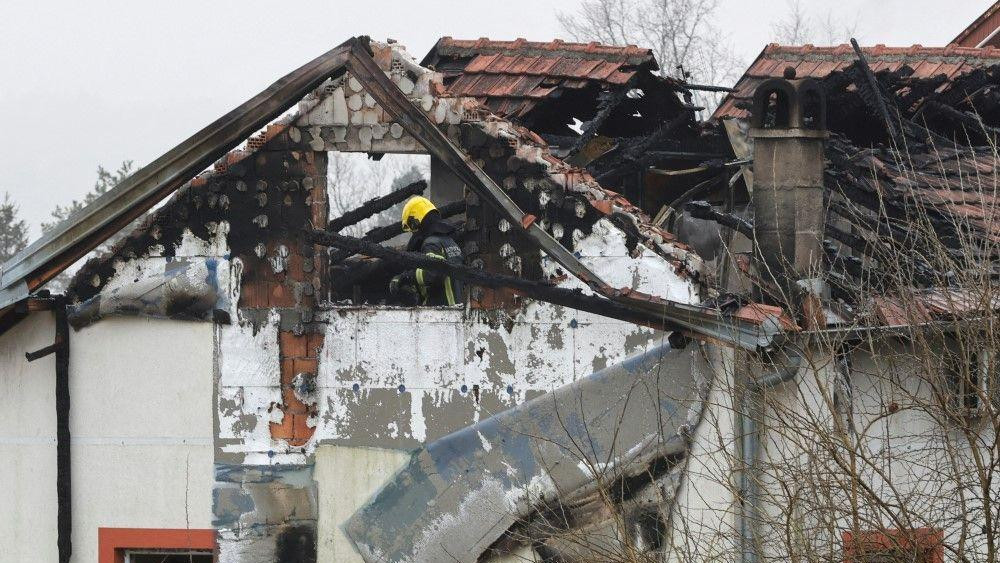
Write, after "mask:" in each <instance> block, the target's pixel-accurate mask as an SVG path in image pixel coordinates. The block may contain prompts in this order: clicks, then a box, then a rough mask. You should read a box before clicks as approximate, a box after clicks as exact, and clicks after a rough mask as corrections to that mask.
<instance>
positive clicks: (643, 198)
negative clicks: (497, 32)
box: [424, 37, 732, 215]
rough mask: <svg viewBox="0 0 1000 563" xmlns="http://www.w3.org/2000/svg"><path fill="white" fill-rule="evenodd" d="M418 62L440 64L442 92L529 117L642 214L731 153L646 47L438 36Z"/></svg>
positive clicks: (551, 142) (557, 151)
mask: <svg viewBox="0 0 1000 563" xmlns="http://www.w3.org/2000/svg"><path fill="white" fill-rule="evenodd" d="M424 63H425V64H427V65H430V66H432V67H434V68H436V69H437V70H438V71H440V72H442V73H443V76H444V84H445V86H446V89H445V92H444V95H447V96H472V97H475V98H476V99H477V100H478V101H480V102H481V103H483V104H485V105H487V106H488V107H490V108H491V110H492V111H494V112H495V113H497V114H498V115H501V116H503V117H506V118H508V119H510V120H512V121H513V122H515V123H517V124H519V125H523V126H525V127H528V128H529V129H531V130H532V131H534V132H536V133H538V134H539V135H540V136H541V137H542V138H543V139H544V140H545V142H546V143H547V144H548V146H549V147H550V149H551V150H552V152H553V154H554V155H556V156H558V157H560V158H563V159H565V160H566V162H568V163H570V164H573V165H575V166H580V167H584V168H586V169H587V171H588V172H590V173H591V175H593V176H594V177H595V178H596V179H597V180H598V181H599V182H600V183H601V184H603V185H605V186H609V187H612V188H614V189H615V190H616V191H618V192H619V193H621V194H623V195H624V196H625V197H626V198H627V199H628V200H629V201H630V202H632V203H633V204H635V205H636V206H638V207H640V208H642V209H643V210H644V211H646V212H647V213H649V214H650V215H653V214H655V213H656V212H657V211H658V210H660V209H661V207H662V206H663V205H664V204H665V203H667V202H669V201H672V200H674V199H675V198H676V197H677V196H678V195H680V194H682V193H684V192H686V191H687V190H689V189H690V188H691V187H692V186H694V185H696V184H698V183H699V182H702V181H704V180H705V179H707V178H709V177H712V176H713V175H714V174H716V173H718V172H719V171H720V165H721V163H723V162H724V161H728V160H731V159H732V152H731V150H730V148H729V145H728V143H726V142H725V140H724V137H721V136H719V135H713V134H710V133H711V132H712V131H713V127H714V126H712V125H705V124H702V123H700V122H699V121H698V120H697V118H696V110H697V109H698V108H695V107H693V106H692V105H691V94H690V92H689V91H688V90H687V88H686V86H685V85H684V84H681V83H678V82H677V81H675V80H673V79H670V78H665V77H662V76H660V75H659V74H657V73H656V71H657V70H658V66H657V64H656V61H655V60H654V58H653V55H652V52H651V51H650V50H649V49H641V48H637V47H634V46H628V47H615V46H609V45H601V44H598V43H587V44H584V43H564V42H562V41H553V42H551V43H536V42H530V41H525V40H523V39H519V40H517V41H492V40H489V39H478V40H457V39H452V38H448V37H446V38H444V39H442V40H440V41H439V42H438V44H437V45H435V46H434V48H433V49H431V51H430V52H429V53H428V54H427V56H426V57H425V58H424ZM703 164H708V165H707V166H706V167H705V168H699V167H700V166H701V165H703ZM651 168H652V169H653V170H654V171H653V172H650V169H651ZM692 169H697V170H695V171H694V172H693V173H687V174H680V175H669V174H667V175H664V174H660V173H658V172H657V171H663V170H667V171H673V170H688V171H690V170H692Z"/></svg>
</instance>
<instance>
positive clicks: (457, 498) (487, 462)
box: [344, 344, 702, 563]
mask: <svg viewBox="0 0 1000 563" xmlns="http://www.w3.org/2000/svg"><path fill="white" fill-rule="evenodd" d="M696 361H697V360H696V358H695V356H694V354H692V353H691V352H689V351H680V350H671V348H670V345H669V344H664V345H662V346H660V347H657V348H655V349H653V350H650V351H649V352H646V353H645V354H642V355H640V356H636V357H634V358H631V359H629V360H626V361H625V362H623V363H621V364H618V365H616V366H612V367H609V368H607V369H604V370H602V371H599V372H597V373H595V374H593V375H591V376H588V377H586V378H583V379H580V380H578V381H576V382H574V383H572V384H570V385H567V386H564V387H561V388H559V389H557V390H555V391H552V392H550V393H547V394H545V395H543V396H541V397H538V398H535V399H533V400H531V401H529V402H527V403H524V404H522V405H520V406H518V407H515V408H513V409H510V410H508V411H505V412H503V413H500V414H498V415H495V416H493V417H491V418H489V419H486V420H483V421H482V422H479V423H478V424H475V425H473V426H470V427H468V428H465V429H463V430H460V431H458V432H455V433H453V434H450V435H448V436H446V437H444V438H442V439H440V440H437V441H435V442H432V443H430V444H427V445H426V446H425V447H424V448H421V449H419V450H417V451H416V452H414V454H413V456H412V458H411V459H410V462H409V464H408V465H407V466H406V467H405V468H404V469H402V470H401V471H400V472H399V473H398V474H397V475H396V476H395V477H394V478H393V479H392V481H390V482H389V483H388V484H387V485H386V486H385V487H384V488H383V489H382V490H381V491H380V492H379V493H377V495H376V496H375V497H374V498H373V499H372V500H371V502H370V503H369V504H368V505H366V506H365V507H363V508H362V509H361V510H359V511H358V512H357V513H355V514H354V516H352V517H351V519H350V520H349V521H348V522H347V523H346V524H345V526H344V529H345V532H346V534H347V535H348V537H350V538H351V540H352V541H353V542H354V544H355V546H356V547H357V549H358V551H359V552H360V553H361V555H362V557H363V558H364V559H365V561H368V562H369V563H375V562H394V563H403V562H407V563H416V562H432V561H455V562H467V563H473V562H475V561H476V560H477V558H478V557H479V555H480V554H481V553H483V551H485V550H486V549H487V548H488V547H489V546H490V545H492V544H493V543H494V542H495V541H496V540H497V539H498V538H500V537H501V536H502V535H503V534H504V532H505V531H507V530H508V529H509V528H510V527H511V526H512V525H513V524H515V523H516V522H518V521H519V520H521V519H523V518H525V517H527V516H529V515H531V514H533V513H534V512H535V511H536V510H538V509H539V508H540V507H543V506H544V505H545V504H546V503H550V502H552V501H554V500H556V499H557V498H570V497H574V496H577V495H582V494H587V493H588V492H591V491H593V490H595V489H596V488H597V487H598V484H599V483H600V482H602V481H604V479H603V478H604V477H609V476H614V477H621V476H628V475H631V474H638V473H640V472H642V471H644V470H645V469H646V468H647V467H648V466H649V464H650V463H651V462H652V461H653V460H656V459H660V458H662V457H665V456H669V455H675V454H678V453H680V452H682V451H684V449H685V447H686V442H687V440H686V438H685V433H686V428H690V427H691V425H693V424H694V423H695V422H696V420H697V418H698V416H700V412H701V405H702V399H701V393H700V391H699V379H698V378H697V377H696V375H695V372H696V371H697V369H696V368H695V363H694V362H696ZM609 478H610V477H609Z"/></svg>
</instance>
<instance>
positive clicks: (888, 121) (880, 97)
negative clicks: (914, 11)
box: [851, 37, 899, 143]
mask: <svg viewBox="0 0 1000 563" xmlns="http://www.w3.org/2000/svg"><path fill="white" fill-rule="evenodd" d="M851 46H852V47H854V54H855V55H857V57H858V68H859V69H860V70H861V75H862V78H863V80H864V81H863V82H861V81H855V83H856V85H857V86H858V89H859V93H862V99H864V100H865V102H866V103H868V104H870V105H871V106H872V109H874V110H875V113H876V114H877V115H879V116H880V117H881V118H882V121H883V122H884V123H885V128H886V132H888V133H889V137H890V138H891V139H892V140H893V142H896V143H898V141H899V129H897V128H896V123H895V122H894V121H893V120H892V116H891V115H890V114H889V108H888V106H886V103H885V95H884V94H883V92H882V86H881V85H880V84H879V83H878V79H876V78H875V73H874V72H872V69H871V67H870V66H868V59H866V58H865V54H864V53H863V52H862V51H861V47H860V46H859V45H858V41H857V40H856V39H854V38H853V37H852V38H851ZM865 94H867V95H865Z"/></svg>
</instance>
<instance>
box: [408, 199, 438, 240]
mask: <svg viewBox="0 0 1000 563" xmlns="http://www.w3.org/2000/svg"><path fill="white" fill-rule="evenodd" d="M436 209H437V207H434V204H433V203H431V200H429V199H427V198H426V197H423V196H417V197H412V198H410V199H409V201H407V202H406V205H404V206H403V219H402V221H403V230H404V231H415V230H417V229H418V228H420V223H421V222H423V220H424V217H426V216H427V214H428V213H430V212H431V211H434V210H436Z"/></svg>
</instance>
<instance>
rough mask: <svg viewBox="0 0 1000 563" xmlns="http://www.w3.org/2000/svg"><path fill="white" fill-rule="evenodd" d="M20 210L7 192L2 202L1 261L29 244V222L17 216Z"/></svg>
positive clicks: (4, 260) (0, 228)
mask: <svg viewBox="0 0 1000 563" xmlns="http://www.w3.org/2000/svg"><path fill="white" fill-rule="evenodd" d="M18 211H19V209H18V205H17V204H16V203H14V201H13V200H12V199H11V198H10V194H9V193H6V192H5V193H4V195H3V203H0V262H6V261H7V260H9V259H10V257H11V256H13V255H15V254H17V253H18V252H19V251H20V250H21V249H22V248H24V247H25V246H27V245H28V224H27V223H25V222H24V220H23V219H18V218H17V213H18Z"/></svg>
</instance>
